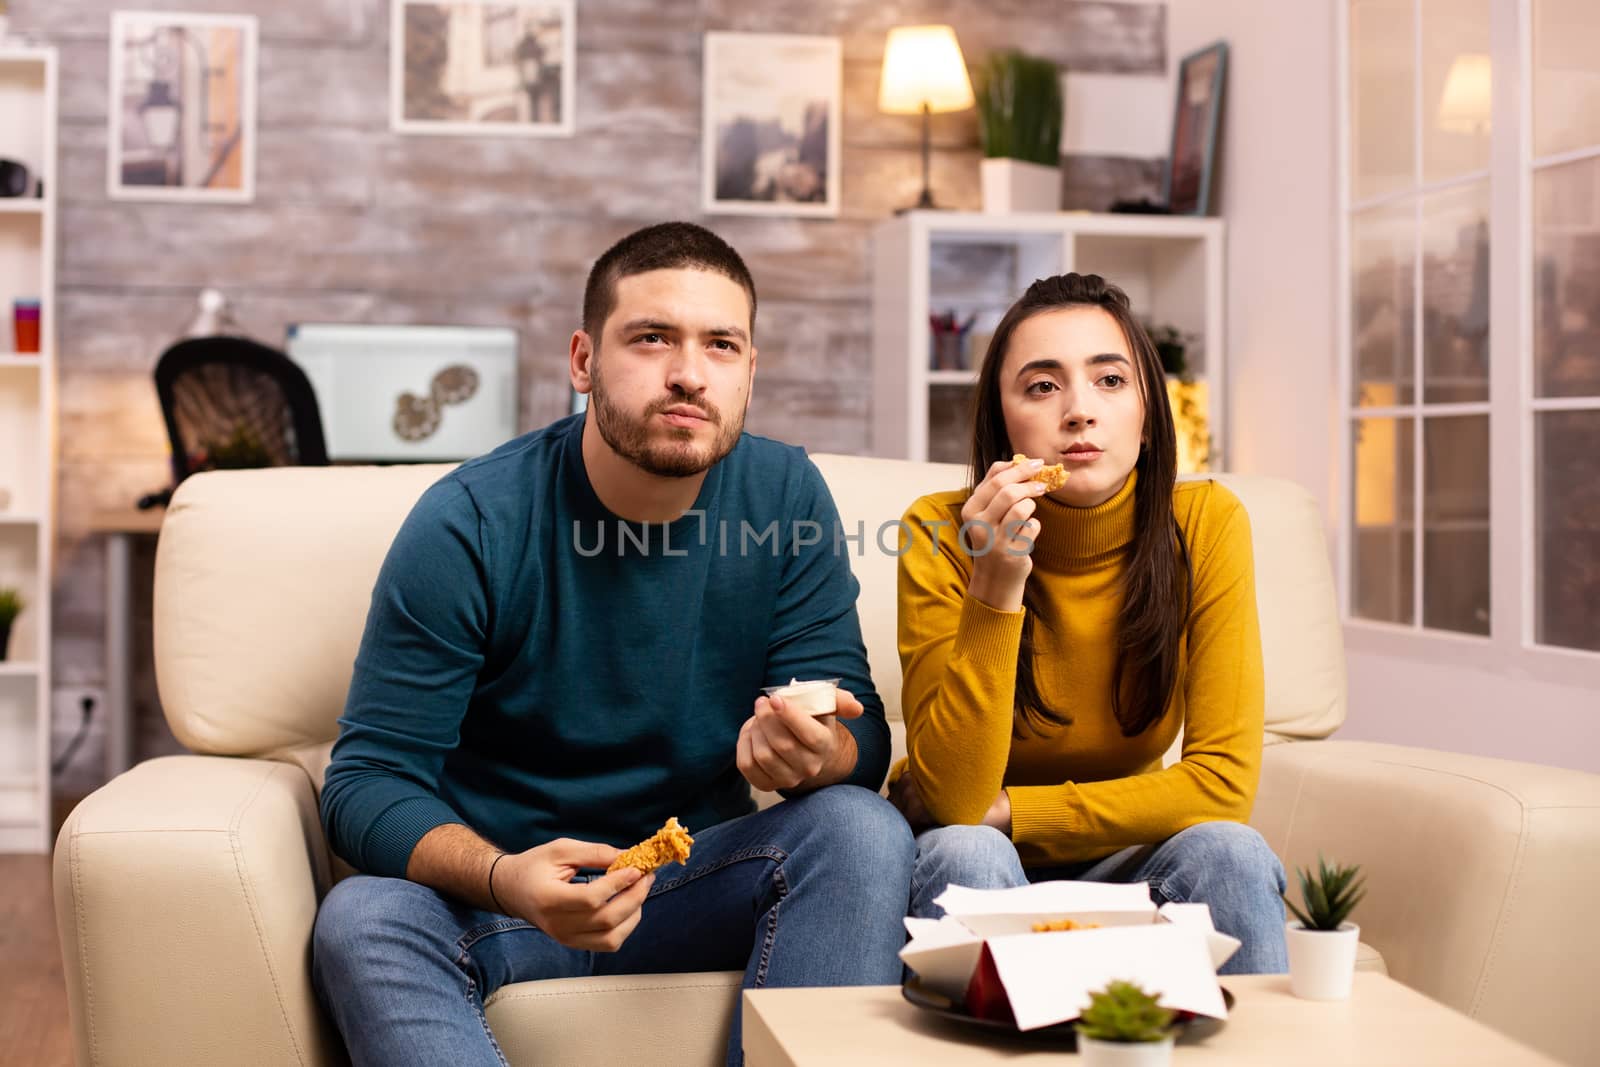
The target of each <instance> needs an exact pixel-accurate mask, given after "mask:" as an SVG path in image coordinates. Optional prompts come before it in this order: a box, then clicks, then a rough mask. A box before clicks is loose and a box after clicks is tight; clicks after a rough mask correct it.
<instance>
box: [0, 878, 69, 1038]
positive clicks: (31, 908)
mask: <svg viewBox="0 0 1600 1067" xmlns="http://www.w3.org/2000/svg"><path fill="white" fill-rule="evenodd" d="M0 960H4V961H5V962H4V964H3V965H0V1060H4V1061H5V1062H6V1063H17V1064H28V1065H30V1067H34V1065H37V1067H71V1064H72V1030H71V1028H70V1025H69V1024H68V1022H67V987H66V984H65V983H64V981H63V980H62V975H61V948H60V946H59V945H58V944H57V942H56V919H55V905H54V901H53V899H52V897H51V893H50V857H49V856H8V855H0Z"/></svg>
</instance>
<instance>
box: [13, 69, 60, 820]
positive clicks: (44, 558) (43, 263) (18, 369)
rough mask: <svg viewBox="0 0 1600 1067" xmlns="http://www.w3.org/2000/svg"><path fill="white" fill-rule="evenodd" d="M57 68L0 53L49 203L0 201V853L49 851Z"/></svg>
mask: <svg viewBox="0 0 1600 1067" xmlns="http://www.w3.org/2000/svg"><path fill="white" fill-rule="evenodd" d="M57 70H58V68H57V62H56V53H55V50H54V49H50V48H19V47H0V156H5V157H6V158H8V159H14V160H17V161H19V162H21V163H23V164H24V165H26V166H27V168H28V170H29V172H30V173H31V174H32V175H34V176H36V177H37V178H39V179H42V180H43V182H44V194H45V195H44V196H43V197H39V198H29V199H0V489H3V490H6V491H8V492H9V494H10V500H9V502H8V503H7V504H6V506H5V507H4V508H0V586H13V587H16V588H17V589H19V590H20V591H21V593H22V596H23V598H24V599H25V600H26V601H27V606H26V607H25V609H24V610H23V612H22V614H21V615H19V616H18V617H17V620H16V622H15V623H14V624H13V626H12V630H11V643H10V648H9V650H8V652H7V654H6V658H5V660H3V661H0V852H44V851H47V850H48V849H49V847H50V587H51V563H50V561H51V552H52V549H53V547H54V541H55V530H54V515H55V470H54V463H55V409H56V407H55V383H56V365H55V360H56V344H55V338H56V328H55V321H56V320H55V313H56V304H55V263H56V199H55V198H56V192H57V189H58V186H59V175H60V171H59V168H58V167H57V165H56V102H57V99H58V96H57ZM18 297H33V298H36V299H38V300H39V301H40V304H41V307H42V314H41V322H40V344H39V348H40V351H39V352H38V353H37V354H30V353H17V352H14V351H12V349H13V348H14V347H15V343H14V334H13V329H12V301H13V300H15V299H17V298H18Z"/></svg>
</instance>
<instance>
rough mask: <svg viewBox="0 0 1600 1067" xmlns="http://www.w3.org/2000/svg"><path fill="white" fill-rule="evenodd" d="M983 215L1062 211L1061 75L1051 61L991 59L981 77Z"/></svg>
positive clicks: (1018, 56)
mask: <svg viewBox="0 0 1600 1067" xmlns="http://www.w3.org/2000/svg"><path fill="white" fill-rule="evenodd" d="M974 90H975V95H976V97H977V101H978V136H979V139H980V140H981V141H982V143H983V155H984V159H983V163H982V164H981V166H980V172H981V173H980V177H981V178H982V182H983V210H984V211H987V212H991V213H999V214H1005V213H1009V212H1013V211H1057V210H1059V209H1060V207H1061V71H1060V68H1059V67H1057V66H1056V64H1054V63H1052V62H1051V61H1049V60H1048V59H1038V58H1035V57H1033V56H1026V55H1023V54H1022V53H1021V52H1014V51H1006V52H995V53H992V54H991V55H990V56H989V57H988V58H987V59H986V60H984V63H983V65H982V67H980V68H979V70H978V72H977V79H976V85H975V86H974Z"/></svg>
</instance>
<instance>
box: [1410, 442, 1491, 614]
mask: <svg viewBox="0 0 1600 1067" xmlns="http://www.w3.org/2000/svg"><path fill="white" fill-rule="evenodd" d="M1422 523H1423V526H1422V625H1424V626H1429V627H1433V628H1434V629H1438V630H1457V631H1459V632H1461V633H1468V634H1487V633H1488V632H1489V416H1487V415H1461V416H1450V417H1447V418H1430V419H1424V420H1423V422H1422Z"/></svg>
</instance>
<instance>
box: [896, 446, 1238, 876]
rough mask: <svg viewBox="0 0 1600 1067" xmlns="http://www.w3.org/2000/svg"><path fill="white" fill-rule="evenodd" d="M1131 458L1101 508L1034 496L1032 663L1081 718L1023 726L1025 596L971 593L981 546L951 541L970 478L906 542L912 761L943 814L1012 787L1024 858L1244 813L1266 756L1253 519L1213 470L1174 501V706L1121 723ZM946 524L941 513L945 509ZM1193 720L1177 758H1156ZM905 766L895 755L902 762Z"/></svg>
mask: <svg viewBox="0 0 1600 1067" xmlns="http://www.w3.org/2000/svg"><path fill="white" fill-rule="evenodd" d="M1137 477H1138V476H1137V473H1134V474H1131V475H1129V477H1128V481H1127V483H1126V484H1125V485H1124V486H1123V487H1122V489H1121V490H1120V491H1119V492H1118V493H1117V495H1116V496H1114V497H1112V498H1111V499H1110V500H1108V501H1106V502H1105V503H1103V504H1100V505H1098V506H1096V507H1092V508H1075V507H1069V506H1067V505H1065V504H1061V503H1058V502H1056V501H1054V500H1052V499H1051V498H1050V497H1047V496H1046V497H1040V498H1038V500H1039V506H1038V511H1037V512H1036V514H1037V516H1038V518H1039V522H1040V525H1041V529H1040V532H1039V535H1038V537H1037V538H1036V539H1035V545H1034V549H1033V553H1032V555H1033V571H1032V573H1031V575H1030V576H1029V578H1028V581H1029V583H1030V585H1032V586H1037V587H1040V590H1041V591H1042V592H1043V594H1044V598H1045V603H1046V607H1045V609H1044V610H1045V612H1046V622H1047V625H1040V624H1039V623H1038V622H1037V621H1036V622H1035V625H1034V642H1035V647H1036V649H1037V650H1038V658H1037V661H1036V678H1037V680H1038V683H1039V691H1040V694H1041V696H1042V697H1043V699H1044V700H1045V702H1046V703H1047V704H1048V705H1049V706H1050V708H1051V709H1053V710H1054V711H1055V712H1057V713H1058V714H1063V713H1064V715H1065V716H1066V717H1068V718H1070V719H1071V720H1072V723H1071V725H1069V726H1062V727H1046V728H1043V729H1042V730H1038V729H1036V730H1033V731H1027V732H1025V733H1024V735H1023V736H1021V737H1014V736H1013V734H1012V703H1013V699H1014V694H1015V689H1016V670H1017V656H1018V644H1019V642H1020V639H1021V635H1022V619H1023V612H1022V611H1015V612H1004V611H996V610H994V609H993V608H991V607H989V606H987V605H985V604H983V603H981V602H980V601H978V600H975V599H973V598H972V597H970V596H968V595H967V586H968V585H969V582H970V579H971V576H972V564H973V560H972V558H971V557H970V556H969V555H967V554H966V553H965V552H963V551H962V550H961V548H960V545H959V542H958V540H957V537H958V534H957V531H958V530H959V528H960V526H961V506H962V504H963V503H965V501H966V499H967V495H968V494H967V493H966V492H965V491H964V490H963V491H956V492H948V493H935V494H933V495H931V496H925V497H922V498H921V499H920V500H918V501H917V502H916V503H915V504H913V505H911V508H910V510H908V511H907V512H906V515H905V521H906V523H907V524H908V525H909V526H910V528H911V531H912V538H911V545H910V547H909V550H908V551H906V552H905V553H904V554H903V555H902V556H901V557H900V588H899V608H900V611H899V616H900V619H899V623H900V625H899V637H900V663H901V666H902V668H903V669H904V671H905V688H904V691H903V693H902V706H903V708H904V714H905V721H906V744H907V749H908V753H909V767H910V770H911V772H912V773H913V774H914V775H915V776H916V781H917V785H918V788H919V789H920V790H921V793H922V799H923V802H924V804H925V805H926V806H927V808H928V811H929V813H930V814H931V815H932V816H933V817H934V819H935V820H937V821H938V822H940V823H943V824H960V823H966V824H973V823H978V822H981V821H982V819H983V816H984V813H985V812H986V811H987V810H988V809H989V806H990V804H991V803H993V801H994V800H995V798H996V796H998V794H999V791H1000V789H1001V788H1002V787H1004V788H1005V789H1006V790H1007V792H1008V793H1009V794H1010V798H1011V837H1012V840H1013V841H1014V842H1015V843H1016V846H1017V851H1018V853H1019V855H1020V856H1021V857H1022V861H1023V863H1024V864H1027V865H1031V866H1046V865H1051V864H1061V863H1072V862H1077V861H1081V860H1090V859H1098V858H1100V857H1102V856H1106V855H1109V854H1110V853H1112V852H1115V851H1117V850H1118V849H1122V848H1126V847H1127V846H1129V845H1141V844H1154V843H1156V842H1159V841H1164V840H1166V839H1167V838H1168V837H1171V836H1172V835H1173V834H1175V833H1177V832H1178V831H1179V830H1183V829H1186V828H1187V827H1190V826H1194V825H1196V824H1197V823H1202V822H1212V821H1217V820H1231V821H1235V822H1243V821H1245V820H1246V819H1248V818H1249V816H1250V807H1251V804H1252V803H1253V801H1254V799H1255V791H1256V783H1257V780H1258V778H1259V776H1260V770H1261V737H1262V716H1263V699H1264V690H1263V684H1262V678H1261V633H1260V625H1259V623H1258V621H1257V617H1256V594H1255V571H1254V564H1253V561H1252V557H1251V551H1250V521H1249V518H1248V516H1247V515H1246V514H1245V511H1244V507H1243V506H1242V505H1241V504H1240V503H1239V500H1238V498H1237V497H1235V496H1234V495H1233V494H1232V493H1230V492H1229V491H1228V490H1227V489H1226V488H1224V487H1223V486H1221V485H1219V484H1217V483H1216V482H1210V481H1205V482H1184V483H1180V484H1179V485H1178V486H1177V488H1176V489H1175V490H1174V492H1173V495H1172V507H1173V513H1174V514H1175V516H1176V517H1177V520H1178V525H1179V526H1180V527H1181V528H1182V530H1183V537H1184V543H1185V544H1186V545H1188V548H1189V558H1190V561H1191V564H1192V566H1193V568H1194V604H1193V609H1192V611H1191V613H1190V616H1189V625H1188V627H1187V628H1186V630H1185V631H1184V637H1183V642H1182V645H1181V647H1180V665H1181V666H1180V672H1179V675H1178V683H1177V686H1176V687H1175V691H1174V693H1173V697H1172V700H1171V702H1170V703H1169V704H1168V706H1167V712H1166V715H1165V716H1164V717H1163V718H1162V719H1160V720H1159V721H1158V722H1156V723H1155V724H1154V725H1153V726H1151V727H1150V728H1149V729H1148V730H1146V731H1145V732H1144V733H1142V734H1140V735H1139V736H1137V737H1131V738H1130V737H1123V736H1122V730H1121V727H1120V726H1119V725H1118V723H1117V720H1116V716H1115V715H1114V714H1113V713H1112V709H1111V690H1112V669H1113V664H1114V661H1115V657H1116V632H1117V631H1116V626H1117V612H1118V611H1119V609H1120V608H1121V606H1122V599H1123V592H1122V589H1123V571H1124V569H1125V567H1126V563H1127V559H1128V557H1129V555H1130V542H1131V541H1132V540H1133V528H1134V493H1135V491H1136V482H1137ZM941 523H942V524H943V525H938V524H941ZM1180 726H1182V728H1183V734H1184V736H1183V759H1182V760H1181V761H1180V762H1178V763H1175V764H1173V765H1172V766H1171V767H1168V768H1166V769H1165V770H1163V769H1162V767H1161V757H1162V755H1163V753H1165V751H1166V750H1167V748H1168V747H1169V746H1171V744H1172V741H1173V739H1174V738H1175V737H1176V736H1177V734H1178V729H1179V727H1180ZM899 770H900V768H896V771H897V772H898V771H899Z"/></svg>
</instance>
